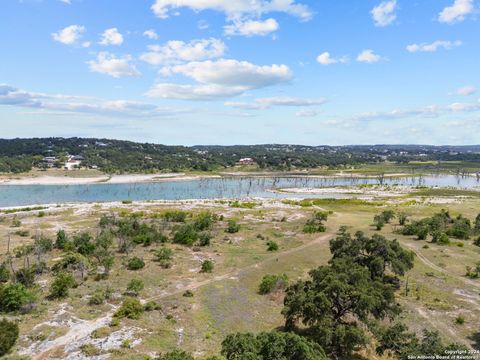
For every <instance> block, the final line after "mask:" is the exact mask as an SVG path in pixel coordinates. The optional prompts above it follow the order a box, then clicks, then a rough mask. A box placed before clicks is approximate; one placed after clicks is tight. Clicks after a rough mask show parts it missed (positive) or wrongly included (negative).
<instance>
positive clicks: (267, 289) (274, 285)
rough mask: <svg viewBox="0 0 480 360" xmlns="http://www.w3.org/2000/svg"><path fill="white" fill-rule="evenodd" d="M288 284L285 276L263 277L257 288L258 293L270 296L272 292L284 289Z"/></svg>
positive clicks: (269, 275)
mask: <svg viewBox="0 0 480 360" xmlns="http://www.w3.org/2000/svg"><path fill="white" fill-rule="evenodd" d="M287 284H288V277H287V275H285V274H283V275H271V274H268V275H265V276H264V277H263V278H262V282H261V283H260V286H259V288H258V293H259V294H261V295H265V294H270V293H271V292H273V291H274V290H277V289H284V288H285V287H286V286H287Z"/></svg>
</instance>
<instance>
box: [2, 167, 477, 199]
mask: <svg viewBox="0 0 480 360" xmlns="http://www.w3.org/2000/svg"><path fill="white" fill-rule="evenodd" d="M378 183H379V181H378V180H377V179H374V178H368V179H366V178H311V177H310V178H309V177H278V178H272V177H266V178H264V177H242V178H238V177H235V178H219V179H202V180H194V181H166V182H156V183H133V184H105V183H99V184H89V185H2V186H0V207H8V206H25V205H35V204H56V203H70V202H108V201H120V200H185V199H217V198H224V199H243V198H249V197H262V198H286V197H288V198H293V197H299V198H306V197H308V196H306V195H305V194H300V195H292V194H281V193H274V192H271V191H269V190H272V189H278V188H289V187H331V186H345V185H360V184H378ZM384 184H386V185H392V184H399V185H411V186H419V185H425V186H442V187H458V188H473V187H477V186H480V182H479V180H478V179H477V178H476V177H459V176H453V175H432V176H426V177H401V178H386V179H385V180H384ZM312 197H322V195H315V196H312ZM323 197H332V195H331V194H329V195H323ZM337 197H338V196H337Z"/></svg>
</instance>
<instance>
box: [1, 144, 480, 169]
mask: <svg viewBox="0 0 480 360" xmlns="http://www.w3.org/2000/svg"><path fill="white" fill-rule="evenodd" d="M67 154H70V155H81V156H82V157H83V158H84V160H83V162H82V166H86V167H96V168H99V169H100V170H102V171H104V172H109V173H115V172H157V171H182V170H201V171H212V170H219V169H225V168H229V167H232V166H235V165H236V164H237V163H238V161H239V160H240V159H245V158H248V159H252V160H253V162H254V163H256V164H257V165H258V167H259V168H260V169H266V170H269V169H271V170H292V169H312V168H318V167H330V168H335V167H342V166H344V167H345V166H353V165H358V164H375V163H381V162H384V161H391V162H396V163H408V162H409V161H418V160H422V161H426V160H429V161H453V160H455V161H471V162H480V146H464V147H461V146H455V147H454V146H421V145H373V146H366V145H365V146H304V145H279V144H266V145H243V146H193V147H186V146H167V145H160V144H152V143H137V142H132V141H123V140H111V139H94V138H68V139H66V138H32V139H0V172H5V173H9V172H12V173H20V172H25V171H29V170H30V169H31V168H32V167H33V166H39V165H40V164H41V161H42V159H43V158H44V157H47V156H53V157H56V158H57V159H61V160H65V159H66V156H67Z"/></svg>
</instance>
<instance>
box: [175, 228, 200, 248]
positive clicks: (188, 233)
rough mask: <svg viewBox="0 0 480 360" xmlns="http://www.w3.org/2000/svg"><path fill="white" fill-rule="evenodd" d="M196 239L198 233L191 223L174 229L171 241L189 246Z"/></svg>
mask: <svg viewBox="0 0 480 360" xmlns="http://www.w3.org/2000/svg"><path fill="white" fill-rule="evenodd" d="M197 240H198V233H197V231H196V230H195V228H194V227H193V226H192V225H182V226H180V227H177V228H176V229H175V233H174V234H173V242H174V243H177V244H182V245H187V246H191V245H193V244H194V243H195V242H196V241H197Z"/></svg>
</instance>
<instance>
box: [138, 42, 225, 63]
mask: <svg viewBox="0 0 480 360" xmlns="http://www.w3.org/2000/svg"><path fill="white" fill-rule="evenodd" d="M148 49H149V51H148V52H146V53H144V54H142V55H141V56H140V59H141V60H143V61H145V62H147V63H149V64H152V65H167V64H175V63H179V62H188V61H199V60H206V59H213V58H218V57H221V56H223V54H224V53H225V49H226V46H225V44H224V43H223V41H221V40H218V39H214V38H210V39H202V40H192V41H190V42H188V43H186V42H184V41H179V40H172V41H169V42H167V43H166V44H165V45H161V46H160V45H151V46H149V47H148Z"/></svg>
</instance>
